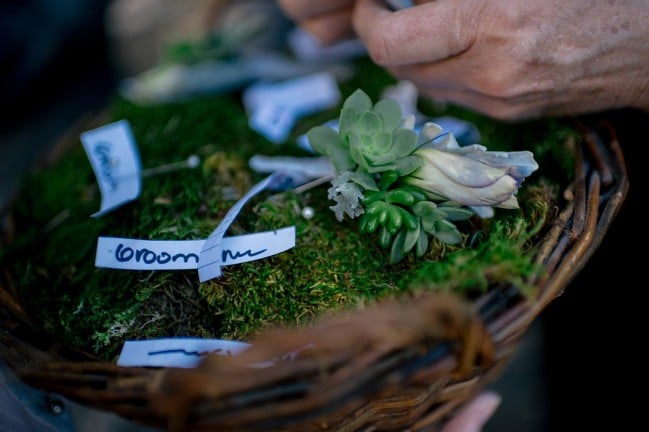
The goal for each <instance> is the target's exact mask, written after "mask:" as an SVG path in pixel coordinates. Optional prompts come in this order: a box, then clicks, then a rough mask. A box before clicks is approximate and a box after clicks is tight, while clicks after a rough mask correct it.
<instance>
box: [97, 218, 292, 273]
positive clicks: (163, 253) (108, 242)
mask: <svg viewBox="0 0 649 432" xmlns="http://www.w3.org/2000/svg"><path fill="white" fill-rule="evenodd" d="M204 243H205V240H137V239H129V238H121V237H99V239H98V241H97V254H96V256H95V266H96V267H102V268H112V269H121V270H191V269H198V268H199V265H200V257H201V250H202V248H203V245H204ZM293 247H295V227H293V226H291V227H287V228H282V229H278V230H275V231H266V232H260V233H254V234H247V235H242V236H236V237H226V238H224V239H223V242H222V245H221V251H220V256H219V261H220V262H221V264H222V265H226V266H227V265H235V264H241V263H244V262H248V261H254V260H258V259H263V258H267V257H269V256H272V255H276V254H278V253H281V252H284V251H286V250H288V249H291V248H293Z"/></svg>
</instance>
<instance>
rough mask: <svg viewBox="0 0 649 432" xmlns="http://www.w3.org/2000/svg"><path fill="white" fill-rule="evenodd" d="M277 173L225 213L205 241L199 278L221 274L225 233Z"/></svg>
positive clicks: (250, 191)
mask: <svg viewBox="0 0 649 432" xmlns="http://www.w3.org/2000/svg"><path fill="white" fill-rule="evenodd" d="M275 177H276V174H271V175H269V176H268V177H266V178H265V179H264V180H262V181H260V182H259V183H257V184H256V185H254V186H253V187H252V188H251V189H250V190H249V191H248V193H247V194H245V195H244V196H243V197H242V198H241V199H240V200H239V201H237V202H236V204H234V205H233V206H232V208H231V209H230V210H229V211H228V212H227V213H226V214H225V217H224V218H223V220H222V221H221V223H220V224H219V226H217V227H216V229H215V230H214V231H213V232H212V234H210V236H209V237H208V238H207V240H205V243H203V247H202V248H201V252H200V265H199V266H198V278H199V280H200V281H201V282H205V281H208V280H210V279H214V278H217V277H219V276H221V266H222V265H223V253H222V251H223V235H224V234H225V232H226V231H227V230H228V228H230V225H231V224H232V222H233V221H234V219H235V218H236V217H237V215H238V214H239V212H240V211H241V209H242V208H243V206H244V205H246V203H247V202H248V201H250V199H251V198H252V197H254V196H255V195H257V194H258V193H259V192H261V191H263V190H264V189H266V188H267V187H268V186H269V185H271V184H272V182H273V181H274V180H275Z"/></svg>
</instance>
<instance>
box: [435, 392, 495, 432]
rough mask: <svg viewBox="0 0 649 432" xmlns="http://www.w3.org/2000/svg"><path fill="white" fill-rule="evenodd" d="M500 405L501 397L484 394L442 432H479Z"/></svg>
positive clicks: (458, 413) (455, 417) (488, 393)
mask: <svg viewBox="0 0 649 432" xmlns="http://www.w3.org/2000/svg"><path fill="white" fill-rule="evenodd" d="M498 405H500V396H499V395H498V394H496V393H493V392H489V391H487V392H484V393H481V394H479V395H478V396H477V397H476V398H475V399H473V400H472V401H471V402H469V403H468V404H467V405H466V406H465V407H463V408H462V409H461V410H460V411H458V412H457V413H456V414H455V416H454V417H453V418H452V419H451V420H449V422H448V423H446V424H445V425H444V427H443V428H442V429H441V431H440V432H479V431H481V430H482V427H483V426H484V425H485V424H486V423H487V421H488V420H489V419H490V418H491V416H492V415H493V413H494V412H495V411H496V409H497V408H498Z"/></svg>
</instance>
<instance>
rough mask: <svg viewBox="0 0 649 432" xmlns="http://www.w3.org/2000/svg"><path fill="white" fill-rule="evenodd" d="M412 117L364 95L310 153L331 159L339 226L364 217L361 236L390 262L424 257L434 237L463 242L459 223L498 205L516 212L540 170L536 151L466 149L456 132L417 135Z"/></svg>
mask: <svg viewBox="0 0 649 432" xmlns="http://www.w3.org/2000/svg"><path fill="white" fill-rule="evenodd" d="M413 129H414V118H413V117H412V116H406V117H402V114H401V108H400V107H399V104H398V103H397V102H396V101H395V100H392V99H382V100H380V101H379V102H377V103H376V104H373V103H372V101H371V99H370V98H369V96H368V95H367V94H366V93H365V92H363V91H362V90H360V89H358V90H356V91H355V92H354V93H352V94H351V96H349V97H348V98H347V99H346V100H345V102H344V103H343V106H342V109H341V112H340V117H339V121H338V130H336V129H334V128H331V127H328V126H316V127H314V128H312V129H311V130H310V131H309V132H308V133H307V137H308V139H309V143H310V145H311V147H312V148H313V149H314V150H315V151H316V152H317V153H320V154H322V155H326V156H328V157H329V159H330V160H331V163H332V165H333V166H334V168H335V170H336V177H335V178H334V180H333V181H332V186H331V187H330V188H329V199H331V200H333V201H335V202H336V204H335V205H334V206H332V207H331V209H332V210H333V211H334V212H335V214H336V218H337V219H338V220H340V221H342V220H343V218H344V216H345V215H347V216H349V217H350V218H352V219H353V218H359V222H358V223H359V229H360V230H361V232H364V233H377V234H378V244H379V245H380V246H381V247H383V248H388V247H389V248H390V262H391V263H396V262H399V261H401V260H402V259H403V258H404V257H405V256H406V255H407V254H408V253H410V252H411V251H413V250H414V253H415V254H416V256H418V257H420V256H422V255H424V254H425V253H426V251H427V250H428V246H429V241H430V240H429V237H430V236H432V237H435V238H437V239H438V240H440V241H442V242H444V243H447V244H457V243H460V242H461V241H462V235H461V233H460V231H459V230H458V229H457V227H456V226H455V224H454V222H457V221H462V220H466V219H469V218H471V217H472V216H473V215H474V214H477V215H479V216H481V217H490V216H492V215H493V209H492V206H495V207H502V208H518V201H517V200H516V197H515V194H516V192H517V190H518V188H519V187H520V186H521V184H522V182H523V180H524V178H525V177H526V176H528V175H529V174H531V173H532V172H533V171H535V170H536V169H537V168H538V165H537V164H536V162H535V161H534V158H533V155H532V153H531V152H527V151H523V152H489V151H486V148H485V147H483V146H480V145H478V144H474V145H471V146H467V147H460V146H459V145H458V144H457V141H456V140H455V138H454V137H453V135H452V134H450V133H443V131H442V129H441V128H440V127H439V126H438V125H436V124H435V123H427V124H425V125H424V127H423V128H422V130H421V132H420V134H419V135H418V134H417V133H416V132H414V130H413Z"/></svg>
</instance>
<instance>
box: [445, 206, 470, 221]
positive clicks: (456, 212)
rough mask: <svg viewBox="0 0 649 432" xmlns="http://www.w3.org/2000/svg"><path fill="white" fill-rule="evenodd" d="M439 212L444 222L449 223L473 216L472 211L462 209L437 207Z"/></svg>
mask: <svg viewBox="0 0 649 432" xmlns="http://www.w3.org/2000/svg"><path fill="white" fill-rule="evenodd" d="M438 209H439V211H441V212H443V213H444V214H445V215H446V217H445V219H446V220H449V221H463V220H467V219H470V218H471V217H472V216H473V214H474V213H473V211H471V210H469V209H468V208H463V207H441V206H440V207H438Z"/></svg>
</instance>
